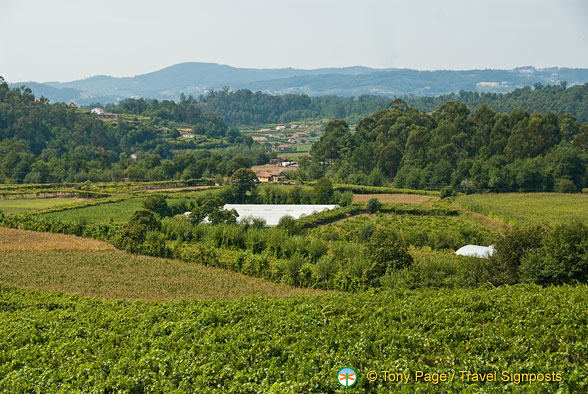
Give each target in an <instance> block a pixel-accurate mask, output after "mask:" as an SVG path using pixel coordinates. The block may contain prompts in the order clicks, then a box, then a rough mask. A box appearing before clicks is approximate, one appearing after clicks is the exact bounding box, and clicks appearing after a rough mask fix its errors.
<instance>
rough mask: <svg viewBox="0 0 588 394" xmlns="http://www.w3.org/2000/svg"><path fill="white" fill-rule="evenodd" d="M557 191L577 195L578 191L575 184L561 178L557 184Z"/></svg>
mask: <svg viewBox="0 0 588 394" xmlns="http://www.w3.org/2000/svg"><path fill="white" fill-rule="evenodd" d="M556 189H557V191H558V192H560V193H576V192H577V191H578V189H577V188H576V185H575V184H574V182H572V181H570V180H569V179H566V178H561V179H559V180H558V181H557V182H556Z"/></svg>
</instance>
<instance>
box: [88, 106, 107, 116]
mask: <svg viewBox="0 0 588 394" xmlns="http://www.w3.org/2000/svg"><path fill="white" fill-rule="evenodd" d="M90 112H91V113H93V114H94V115H102V114H103V113H104V110H103V109H102V108H98V107H96V108H92V110H91V111H90Z"/></svg>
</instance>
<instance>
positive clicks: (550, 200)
mask: <svg viewBox="0 0 588 394" xmlns="http://www.w3.org/2000/svg"><path fill="white" fill-rule="evenodd" d="M456 203H457V204H458V205H461V206H462V207H464V208H466V209H470V210H472V211H475V212H479V213H481V214H483V215H486V216H489V217H491V218H494V219H498V220H500V221H502V222H504V223H507V224H512V225H533V224H541V223H549V224H557V223H565V222H568V221H571V220H580V221H584V222H588V195H587V194H562V193H506V194H472V195H468V196H462V197H459V198H458V199H457V200H456Z"/></svg>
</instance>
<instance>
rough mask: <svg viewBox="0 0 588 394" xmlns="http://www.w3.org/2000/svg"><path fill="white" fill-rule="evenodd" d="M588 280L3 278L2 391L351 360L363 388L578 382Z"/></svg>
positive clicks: (309, 372) (201, 378)
mask: <svg viewBox="0 0 588 394" xmlns="http://www.w3.org/2000/svg"><path fill="white" fill-rule="evenodd" d="M587 290H588V289H587V288H586V286H578V287H568V286H562V287H553V288H546V289H544V288H539V287H537V286H515V287H503V288H499V289H492V290H487V289H475V290H422V291H413V292H366V293H359V294H353V295H346V294H331V295H324V296H314V297H292V298H286V299H278V298H259V297H256V298H244V299H239V300H225V299H223V300H212V301H184V302H181V303H180V302H175V303H156V302H149V303H146V302H124V301H116V302H110V301H101V300H97V299H86V298H81V297H74V296H67V295H61V294H55V293H38V292H32V291H24V290H16V289H11V288H6V287H4V286H2V287H0V311H1V313H0V335H1V337H2V338H3V340H2V342H1V344H0V349H1V350H2V355H3V356H2V358H1V359H0V391H4V392H10V393H15V394H20V393H27V392H31V391H41V392H47V393H49V392H175V393H194V392H207V393H223V394H224V393H258V392H276V393H292V394H293V393H325V394H327V393H328V394H331V393H338V392H340V391H341V388H340V386H339V384H338V383H337V380H336V376H337V371H338V370H339V369H340V368H342V367H346V366H351V367H353V368H354V369H355V370H356V371H357V373H358V382H357V384H356V386H355V387H354V388H353V390H354V391H355V392H358V393H378V392H384V391H398V392H401V391H403V390H404V391H406V390H408V391H411V392H412V391H415V390H418V391H421V392H430V393H433V392H435V393H454V392H467V391H472V390H480V389H482V390H483V391H484V392H485V393H489V394H498V393H504V392H505V391H512V392H514V393H525V392H530V391H531V392H537V393H549V392H556V391H560V392H564V393H581V392H583V391H584V388H585V387H586V384H588V368H587V366H586V362H585V358H584V355H585V354H586V352H588V348H587V345H586V341H585V338H586V337H587V336H588V325H587V324H585V322H586V321H587V319H588V314H587V313H588V312H587V311H586V308H585V305H586V304H587V303H588V291H587ZM546 327H548V328H549V329H546ZM317 338H318V340H317ZM391 360H397V362H398V364H397V366H395V365H396V364H394V363H393V361H391ZM391 362H392V364H390V363H391ZM393 364H394V365H393ZM388 368H398V369H402V371H411V372H414V371H417V370H422V371H426V372H446V373H449V374H451V373H452V372H453V371H456V373H459V371H460V370H467V371H470V372H475V371H480V372H484V373H486V372H494V371H498V375H499V376H500V371H503V370H506V371H512V372H513V373H550V372H557V373H561V374H562V381H561V382H536V383H532V384H528V383H525V384H520V385H515V384H513V383H510V382H509V383H506V382H487V383H484V384H473V383H472V382H464V381H461V380H459V379H455V380H454V381H453V382H452V383H447V384H439V385H432V384H431V385H426V384H424V383H423V384H416V383H414V382H411V383H409V385H407V386H404V385H402V384H399V383H394V382H384V381H383V380H378V381H376V382H373V383H370V382H368V380H367V379H366V378H365V375H366V373H367V372H368V371H370V370H377V371H380V370H384V369H388Z"/></svg>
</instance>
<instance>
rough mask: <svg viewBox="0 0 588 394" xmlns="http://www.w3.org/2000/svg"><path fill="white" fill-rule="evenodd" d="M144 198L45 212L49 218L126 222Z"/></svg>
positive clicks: (139, 206) (45, 215)
mask: <svg viewBox="0 0 588 394" xmlns="http://www.w3.org/2000/svg"><path fill="white" fill-rule="evenodd" d="M143 200H144V198H138V197H137V198H129V199H128V200H123V201H119V202H114V203H106V204H100V205H94V206H90V207H84V208H76V209H68V210H65V211H60V212H51V213H47V214H44V215H43V217H45V218H47V219H57V220H60V221H64V222H75V221H80V220H85V221H87V222H108V221H113V222H114V223H124V222H128V220H129V219H130V218H131V216H132V215H133V212H135V211H136V210H137V209H140V208H141V204H142V203H143Z"/></svg>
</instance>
